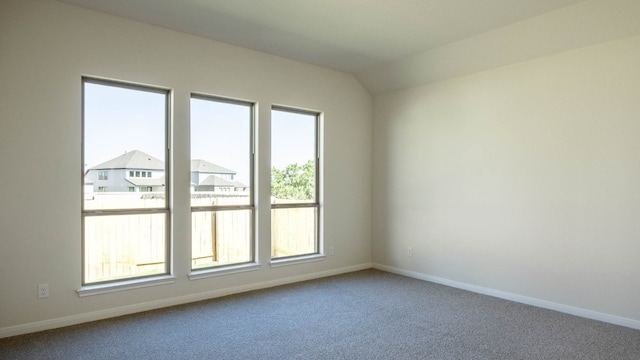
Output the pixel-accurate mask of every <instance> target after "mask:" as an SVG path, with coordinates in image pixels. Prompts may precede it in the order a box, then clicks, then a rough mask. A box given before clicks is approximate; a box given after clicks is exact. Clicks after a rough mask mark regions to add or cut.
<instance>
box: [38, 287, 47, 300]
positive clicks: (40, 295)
mask: <svg viewBox="0 0 640 360" xmlns="http://www.w3.org/2000/svg"><path fill="white" fill-rule="evenodd" d="M48 297H49V284H40V285H38V299H44V298H48Z"/></svg>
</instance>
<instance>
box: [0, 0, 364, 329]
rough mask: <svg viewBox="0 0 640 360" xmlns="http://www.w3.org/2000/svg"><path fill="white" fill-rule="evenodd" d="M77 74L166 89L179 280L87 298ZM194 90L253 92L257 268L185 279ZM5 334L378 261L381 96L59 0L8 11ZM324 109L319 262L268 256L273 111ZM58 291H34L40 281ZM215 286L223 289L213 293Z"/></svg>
mask: <svg viewBox="0 0 640 360" xmlns="http://www.w3.org/2000/svg"><path fill="white" fill-rule="evenodd" d="M82 75H92V76H100V77H106V78H113V79H122V80H127V81H132V82H139V83H144V84H152V85H156V86H161V87H167V88H171V89H173V91H174V104H173V105H174V115H175V118H174V119H173V129H172V130H173V136H174V138H173V151H172V154H173V159H172V161H173V166H174V169H173V170H174V174H175V178H174V180H175V181H174V183H173V185H174V191H173V196H174V199H173V214H174V217H173V236H172V239H173V242H174V244H173V250H174V274H175V276H176V281H175V283H174V284H171V285H164V286H154V287H148V288H144V289H137V290H128V291H122V292H117V293H112V294H105V295H96V296H89V297H83V298H80V297H78V295H77V293H76V289H78V288H79V286H80V269H81V265H80V257H81V249H80V242H81V241H80V202H81V200H80V190H81V189H80V187H81V184H80V172H81V161H80V150H81V144H80V140H81V132H80V124H81V108H80V106H81V98H80V90H81V88H80V84H81V83H80V78H81V76H82ZM191 91H194V92H200V93H209V94H215V95H222V96H228V97H237V98H241V99H248V100H251V101H256V102H258V104H259V105H258V106H259V111H258V112H259V116H258V132H259V136H258V150H259V154H258V156H259V158H260V161H261V165H260V167H259V169H258V176H259V181H260V188H259V190H260V192H259V196H260V201H259V203H258V207H259V209H258V213H259V218H258V240H259V244H260V245H259V249H258V251H259V260H260V264H261V268H260V269H259V270H258V271H251V272H246V273H241V274H234V275H226V276H220V277H215V278H208V279H201V280H195V281H190V280H189V279H188V278H187V274H188V271H189V260H188V259H189V257H190V256H189V246H190V245H189V242H190V238H189V231H190V224H189V221H190V215H189V170H190V169H189V145H188V134H189V131H188V114H189V108H188V106H189V94H190V92H191ZM0 99H1V100H0V101H1V102H2V106H0V154H1V156H0V169H2V171H1V172H0V184H1V185H0V212H1V216H0V294H1V295H0V336H3V335H4V336H7V335H12V334H16V333H21V332H26V331H34V330H40V329H43V328H46V327H51V326H59V325H61V324H69V323H75V322H81V321H85V320H90V319H95V318H100V317H105V316H112V315H114V314H120V313H125V312H130V311H137V310H144V309H147V308H152V307H156V306H164V305H167V304H171V303H179V302H184V301H190V300H194V299H198V298H204V297H208V296H212V295H215V294H220V293H222V292H224V291H227V292H233V291H241V290H246V289H250V288H254V287H259V286H268V285H274V284H278V283H283V282H287V281H292V280H295V279H302V278H309V277H314V276H321V275H327V274H331V273H338V272H342V271H348V270H353V269H357V268H361V267H368V266H370V262H371V240H370V239H371V210H370V209H371V187H372V185H371V177H370V175H371V166H372V164H371V146H372V144H371V141H372V124H371V118H372V114H371V111H372V100H371V97H370V95H369V94H368V93H367V92H366V91H365V90H364V89H363V87H362V86H361V85H360V84H359V83H358V82H357V81H356V80H355V78H354V77H353V76H351V75H347V74H343V73H339V72H335V71H331V70H327V69H323V68H320V67H316V66H311V65H306V64H302V63H298V62H294V61H290V60H286V59H282V58H279V57H275V56H271V55H267V54H264V53H259V52H255V51H250V50H246V49H242V48H238V47H233V46H230V45H226V44H222V43H217V42H212V41H208V40H205V39H202V38H198V37H194V36H190V35H186V34H182V33H179V32H174V31H169V30H164V29H161V28H158V27H153V26H149V25H146V24H142V23H137V22H133V21H128V20H124V19H120V18H116V17H112V16H108V15H104V14H100V13H97V12H93V11H88V10H84V9H81V8H78V7H74V6H69V5H66V4H62V3H58V2H55V1H33V0H24V1H23V0H11V1H3V4H2V11H1V12H0ZM271 104H281V105H289V106H296V107H302V108H308V109H314V110H319V111H322V112H324V141H325V143H324V153H323V155H324V159H323V161H324V176H323V181H324V189H325V192H324V194H325V195H324V199H323V200H324V201H323V206H324V242H325V246H327V247H329V246H331V247H333V248H334V255H333V256H327V257H326V259H325V260H324V261H318V262H312V263H305V264H298V265H292V266H285V267H277V268H272V267H270V266H269V254H270V245H269V237H270V232H269V226H268V225H269V216H270V215H269V214H270V213H269V183H268V180H269V175H270V168H269V165H268V162H266V161H265V160H267V159H268V158H269V146H270V144H269V109H270V106H271ZM39 283H48V284H49V285H50V293H51V295H50V297H49V298H47V299H41V300H38V299H37V298H36V290H37V284H39ZM216 291H218V292H216Z"/></svg>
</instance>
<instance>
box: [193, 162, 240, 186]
mask: <svg viewBox="0 0 640 360" xmlns="http://www.w3.org/2000/svg"><path fill="white" fill-rule="evenodd" d="M235 177H236V172H235V171H233V170H230V169H227V168H225V167H222V166H220V165H216V164H214V163H210V162H208V161H206V160H201V159H195V160H191V186H193V188H194V190H195V191H224V192H230V191H246V190H248V188H249V186H248V185H245V184H243V183H241V182H238V181H235Z"/></svg>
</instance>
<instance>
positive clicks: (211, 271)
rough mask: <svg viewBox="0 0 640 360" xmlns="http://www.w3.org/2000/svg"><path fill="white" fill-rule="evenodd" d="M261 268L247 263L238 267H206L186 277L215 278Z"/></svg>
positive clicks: (191, 278)
mask: <svg viewBox="0 0 640 360" xmlns="http://www.w3.org/2000/svg"><path fill="white" fill-rule="evenodd" d="M261 268H262V267H261V266H260V264H258V263H248V264H239V265H229V266H220V267H208V268H204V269H202V270H193V271H192V272H191V273H190V274H189V275H188V276H189V280H199V279H206V278H211V277H216V276H224V275H231V274H238V273H243V272H249V271H256V270H260V269H261Z"/></svg>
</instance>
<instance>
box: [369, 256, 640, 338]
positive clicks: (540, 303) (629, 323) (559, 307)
mask: <svg viewBox="0 0 640 360" xmlns="http://www.w3.org/2000/svg"><path fill="white" fill-rule="evenodd" d="M373 268H374V269H378V270H382V271H387V272H390V273H394V274H398V275H404V276H408V277H411V278H415V279H419V280H424V281H429V282H433V283H436V284H442V285H446V286H450V287H454V288H457V289H462V290H468V291H471V292H475V293H479V294H483V295H489V296H493V297H497V298H500V299H505V300H510V301H515V302H519V303H522V304H527V305H532V306H536V307H540V308H544V309H549V310H554V311H558V312H562V313H565V314H570V315H575V316H580V317H583V318H587V319H592V320H598V321H602V322H606V323H610V324H614V325H620V326H625V327H629V328H632V329H637V330H640V321H638V320H634V319H628V318H624V317H621V316H616V315H610V314H605V313H600V312H597V311H592V310H587V309H582V308H578V307H575V306H570V305H564V304H559V303H554V302H551V301H546V300H541V299H536V298H532V297H528V296H523V295H518V294H512V293H508V292H504V291H500V290H495V289H490V288H486V287H482V286H477V285H473V284H468V283H464V282H459V281H454V280H449V279H444V278H440V277H437V276H431V275H426V274H423V273H419V272H415V271H409V270H404V269H400V268H396V267H392V266H386V265H381V264H373Z"/></svg>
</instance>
